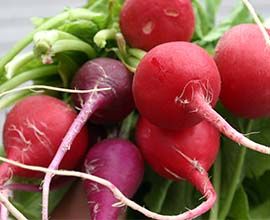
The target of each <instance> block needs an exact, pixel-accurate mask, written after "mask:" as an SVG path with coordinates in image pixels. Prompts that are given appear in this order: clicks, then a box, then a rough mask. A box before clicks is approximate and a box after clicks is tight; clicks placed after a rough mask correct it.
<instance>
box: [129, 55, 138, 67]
mask: <svg viewBox="0 0 270 220" xmlns="http://www.w3.org/2000/svg"><path fill="white" fill-rule="evenodd" d="M127 63H128V64H129V65H130V66H132V67H133V68H134V69H136V68H137V66H138V65H139V63H140V60H139V59H137V58H135V57H128V58H127Z"/></svg>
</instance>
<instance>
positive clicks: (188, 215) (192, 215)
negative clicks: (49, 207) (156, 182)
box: [0, 157, 216, 220]
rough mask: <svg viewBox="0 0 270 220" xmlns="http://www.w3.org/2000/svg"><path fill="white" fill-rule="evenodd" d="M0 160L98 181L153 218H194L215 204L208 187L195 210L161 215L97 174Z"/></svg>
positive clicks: (26, 167)
mask: <svg viewBox="0 0 270 220" xmlns="http://www.w3.org/2000/svg"><path fill="white" fill-rule="evenodd" d="M0 161H3V162H6V163H10V164H12V165H14V166H18V167H21V168H24V169H28V170H32V171H38V172H43V173H47V174H50V175H60V176H73V177H79V178H83V179H87V180H91V181H94V182H97V183H99V184H101V185H103V186H105V187H107V188H108V189H110V191H111V192H112V193H113V195H114V196H115V198H116V199H118V200H119V202H120V203H122V204H125V205H126V206H128V207H130V208H132V209H134V210H137V211H139V212H141V213H142V214H144V215H145V216H147V217H149V218H151V219H157V220H187V219H192V218H195V217H197V216H198V215H197V214H196V213H200V214H202V212H206V211H208V210H209V207H211V206H212V205H213V204H214V202H215V198H216V197H215V193H214V192H213V191H212V190H211V189H206V191H205V196H206V197H207V201H206V202H203V203H202V204H201V205H200V206H198V207H197V208H195V209H193V210H189V211H187V212H184V213H182V214H179V215H174V216H168V215H160V214H157V213H155V212H152V211H149V210H148V209H146V208H144V207H142V206H140V205H138V204H137V203H135V202H133V201H132V200H130V199H128V198H127V197H125V195H123V193H121V191H120V190H119V189H118V188H117V187H116V186H115V185H113V184H112V183H111V182H109V181H107V180H105V179H103V178H100V177H97V176H94V175H91V174H87V173H82V172H78V171H68V170H53V169H48V168H44V167H39V166H30V165H25V164H22V163H19V162H16V161H13V160H9V159H6V158H4V157H0ZM210 188H211V187H210ZM0 199H1V197H0ZM20 220H25V218H23V217H21V219H20Z"/></svg>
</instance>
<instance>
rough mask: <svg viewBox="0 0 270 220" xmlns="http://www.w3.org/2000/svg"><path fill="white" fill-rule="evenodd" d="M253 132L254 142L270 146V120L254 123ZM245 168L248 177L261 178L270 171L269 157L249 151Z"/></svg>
mask: <svg viewBox="0 0 270 220" xmlns="http://www.w3.org/2000/svg"><path fill="white" fill-rule="evenodd" d="M252 131H253V132H255V134H252V135H251V136H250V137H252V139H253V140H254V141H256V142H258V143H261V144H265V145H268V146H269V144H270V136H269V133H270V119H261V120H256V121H254V125H253V127H252ZM256 132H258V133H256ZM245 168H246V176H247V177H250V178H252V177H254V178H258V177H260V176H261V175H263V174H264V173H265V172H266V171H267V170H270V159H269V155H265V154H261V153H258V152H255V151H251V150H249V151H248V152H247V157H246V160H245Z"/></svg>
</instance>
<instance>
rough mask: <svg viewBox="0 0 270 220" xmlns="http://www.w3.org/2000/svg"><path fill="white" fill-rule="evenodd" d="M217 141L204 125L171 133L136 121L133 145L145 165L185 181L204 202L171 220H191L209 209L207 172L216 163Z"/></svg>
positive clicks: (211, 192) (210, 193) (213, 196)
mask: <svg viewBox="0 0 270 220" xmlns="http://www.w3.org/2000/svg"><path fill="white" fill-rule="evenodd" d="M219 139H220V135H219V132H218V131H217V130H216V129H215V127H213V126H212V125H211V124H210V123H208V122H207V121H202V122H201V123H199V124H197V125H195V126H194V127H190V128H186V129H183V130H181V131H171V130H165V129H162V128H159V127H156V126H154V125H152V124H151V123H149V122H148V121H147V120H146V119H144V118H141V119H140V120H139V122H138V124H137V129H136V141H137V144H138V146H139V147H140V149H141V151H142V154H143V157H144V158H145V159H146V161H147V162H148V163H149V165H150V166H151V167H152V168H153V169H154V170H155V171H156V172H157V173H158V174H160V175H162V176H164V177H166V178H169V179H172V180H176V181H180V180H183V179H184V180H187V181H189V182H190V183H191V184H192V185H194V186H195V187H196V188H197V190H198V191H200V192H201V193H202V194H203V195H204V196H205V197H206V199H207V200H206V202H204V203H202V204H201V205H200V206H198V207H197V208H195V209H193V210H189V211H187V212H185V213H182V214H180V215H179V216H177V217H174V219H179V220H180V219H193V218H196V217H198V216H200V215H202V214H203V213H205V212H207V211H208V210H209V209H210V208H212V207H213V205H214V203H215V200H216V192H215V190H214V188H213V186H212V184H211V182H210V180H209V178H208V174H207V171H208V170H209V168H210V167H211V166H212V164H213V163H214V161H215V159H216V156H217V153H218V150H219V145H220V141H219ZM167 219H169V218H167Z"/></svg>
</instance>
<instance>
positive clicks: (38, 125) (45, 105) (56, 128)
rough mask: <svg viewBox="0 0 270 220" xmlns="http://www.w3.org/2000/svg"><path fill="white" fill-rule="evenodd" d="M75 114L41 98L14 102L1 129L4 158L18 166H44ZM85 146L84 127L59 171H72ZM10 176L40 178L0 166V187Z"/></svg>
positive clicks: (51, 100)
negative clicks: (62, 169)
mask: <svg viewBox="0 0 270 220" xmlns="http://www.w3.org/2000/svg"><path fill="white" fill-rule="evenodd" d="M75 118H76V113H75V111H74V110H72V109H71V108H70V107H69V106H68V105H67V104H66V103H64V102H62V101H60V100H58V99H56V98H53V97H50V96H45V95H37V96H31V97H27V98H25V99H23V100H22V101H20V102H18V103H17V104H16V105H15V106H14V107H13V108H12V110H11V111H10V112H9V113H8V115H7V117H6V121H5V124H4V129H3V143H4V149H5V151H6V155H7V158H9V159H12V160H16V161H19V162H22V163H27V164H32V165H38V166H48V165H49V164H50V161H51V160H52V158H53V156H54V154H55V152H56V151H57V148H58V146H59V144H60V143H61V141H62V138H63V137H64V135H65V133H66V131H67V130H68V128H69V126H70V125H71V124H72V122H73V120H74V119H75ZM87 146H88V133H87V129H86V128H85V127H84V128H83V129H82V130H81V132H80V133H79V134H78V136H77V137H76V140H75V141H74V143H73V147H74V148H73V150H72V151H70V152H69V153H68V154H67V155H66V157H65V158H64V160H63V161H62V163H61V168H66V169H73V168H75V166H76V165H77V164H78V162H79V161H80V159H81V158H82V156H83V155H84V153H85V151H86V147H87ZM13 175H18V176H22V177H30V178H41V177H42V176H43V174H42V173H37V172H32V171H29V170H24V169H20V168H18V167H14V166H11V165H10V164H8V163H2V164H1V165H0V185H3V184H5V182H6V181H7V180H9V179H10V178H11V177H12V176H13Z"/></svg>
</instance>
